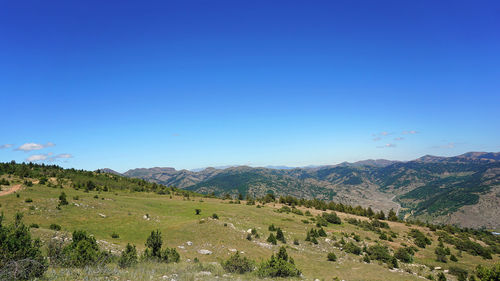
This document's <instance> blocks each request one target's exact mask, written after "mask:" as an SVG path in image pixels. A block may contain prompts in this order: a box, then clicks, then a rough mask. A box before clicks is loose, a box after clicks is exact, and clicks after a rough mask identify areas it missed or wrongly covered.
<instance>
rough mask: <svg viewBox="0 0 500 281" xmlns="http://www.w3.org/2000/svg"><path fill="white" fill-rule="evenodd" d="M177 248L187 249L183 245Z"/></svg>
mask: <svg viewBox="0 0 500 281" xmlns="http://www.w3.org/2000/svg"><path fill="white" fill-rule="evenodd" d="M177 248H179V249H186V247H184V246H182V245H181V246H177Z"/></svg>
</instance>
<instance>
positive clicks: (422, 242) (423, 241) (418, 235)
mask: <svg viewBox="0 0 500 281" xmlns="http://www.w3.org/2000/svg"><path fill="white" fill-rule="evenodd" d="M409 235H410V236H411V237H413V238H414V241H415V245H417V246H418V247H420V248H425V246H427V245H431V244H432V242H431V240H430V239H429V238H427V237H426V236H425V235H424V234H423V233H422V232H420V230H418V229H412V230H410V233H409Z"/></svg>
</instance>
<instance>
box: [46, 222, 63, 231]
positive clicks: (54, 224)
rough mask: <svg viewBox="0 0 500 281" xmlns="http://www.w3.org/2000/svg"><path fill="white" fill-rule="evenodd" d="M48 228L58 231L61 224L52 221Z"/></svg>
mask: <svg viewBox="0 0 500 281" xmlns="http://www.w3.org/2000/svg"><path fill="white" fill-rule="evenodd" d="M49 229H52V230H55V231H59V230H61V226H60V225H58V224H57V223H53V224H51V225H50V226H49Z"/></svg>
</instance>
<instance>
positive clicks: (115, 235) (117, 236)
mask: <svg viewBox="0 0 500 281" xmlns="http://www.w3.org/2000/svg"><path fill="white" fill-rule="evenodd" d="M111 238H115V239H117V238H120V235H119V234H118V233H116V232H113V233H111Z"/></svg>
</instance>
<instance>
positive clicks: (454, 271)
mask: <svg viewBox="0 0 500 281" xmlns="http://www.w3.org/2000/svg"><path fill="white" fill-rule="evenodd" d="M449 272H450V274H451V275H455V276H456V277H457V279H458V280H459V281H466V280H467V276H468V275H469V272H468V271H467V270H466V269H463V268H460V267H457V266H451V267H450V269H449Z"/></svg>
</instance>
